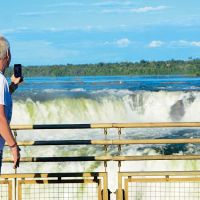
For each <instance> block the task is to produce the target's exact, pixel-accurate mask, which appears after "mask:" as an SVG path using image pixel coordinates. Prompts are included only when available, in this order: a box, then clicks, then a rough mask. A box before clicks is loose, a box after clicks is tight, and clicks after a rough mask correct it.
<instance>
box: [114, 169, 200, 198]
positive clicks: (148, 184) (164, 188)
mask: <svg viewBox="0 0 200 200" xmlns="http://www.w3.org/2000/svg"><path fill="white" fill-rule="evenodd" d="M123 199H125V200H134V199H140V200H147V199H153V200H161V199H170V200H179V199H181V200H182V199H187V200H192V199H200V172H199V171H198V172H189V171H184V172H181V171H179V172H137V173H134V172H126V173H125V172H123V173H119V174H118V193H117V200H123Z"/></svg>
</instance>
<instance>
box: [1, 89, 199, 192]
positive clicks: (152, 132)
mask: <svg viewBox="0 0 200 200" xmlns="http://www.w3.org/2000/svg"><path fill="white" fill-rule="evenodd" d="M199 105H200V92H194V91H191V92H181V91H180V92H167V91H159V92H148V91H138V92H131V91H128V90H121V91H120V90H116V91H115V90H107V91H106V90H105V91H101V92H99V93H98V92H96V93H91V94H90V95H88V96H85V97H84V96H83V97H63V98H54V99H51V100H45V101H33V100H31V99H26V100H23V101H22V100H18V101H15V102H14V107H13V119H12V124H70V123H116V122H121V123H126V122H171V121H182V122H184V121H187V122H198V121H200V106H199ZM199 133H200V131H199V130H198V129H191V128H190V129H177V128H176V129H165V128H160V129H127V130H122V138H126V139H136V138H165V137H167V138H178V137H179V138H182V137H189V138H192V137H197V135H198V134H199ZM108 138H115V139H117V138H118V135H117V130H109V134H108ZM18 139H19V140H49V139H50V140H59V139H73V140H75V139H88V140H90V139H104V134H103V130H94V129H93V130H88V129H86V130H85V129H83V130H33V131H19V133H18ZM183 152H184V153H198V152H199V147H198V145H177V146H176V145H175V146H174V145H163V146H161V145H160V146H153V145H148V146H147V147H144V146H143V145H137V146H133V145H132V146H131V145H129V146H123V147H122V152H121V154H122V155H158V154H162V153H167V154H170V153H177V154H182V153H183ZM109 153H110V154H111V155H116V154H117V153H118V152H117V147H110V148H109ZM8 155H9V152H8V151H6V152H5V156H4V157H7V156H8ZM81 155H85V156H94V155H104V151H103V147H101V146H95V147H88V146H68V147H66V146H60V147H56V146H50V147H31V148H30V147H26V148H23V149H22V156H25V157H26V156H81ZM117 165H118V163H116V162H110V163H108V169H107V170H108V172H109V180H114V181H112V182H109V185H110V188H111V189H113V191H114V189H115V188H116V183H117V180H116V178H117V177H116V173H117V171H118V166H117ZM199 167H200V162H199V161H156V162H155V161H154V162H152V161H139V162H123V163H122V168H121V171H148V170H155V171H156V170H195V169H199ZM103 170H104V168H103V164H102V163H98V162H88V163H86V164H85V163H82V162H79V163H59V164H58V163H51V164H50V165H49V164H39V163H37V164H22V165H21V168H20V169H19V172H69V171H71V172H74V171H103ZM2 171H3V173H8V172H10V171H12V170H11V167H9V165H7V164H5V165H4V167H3V169H2Z"/></svg>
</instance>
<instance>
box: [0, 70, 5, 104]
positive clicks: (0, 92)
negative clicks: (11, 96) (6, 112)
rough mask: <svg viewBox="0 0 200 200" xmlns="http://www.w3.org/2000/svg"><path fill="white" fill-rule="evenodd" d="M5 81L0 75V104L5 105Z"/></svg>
mask: <svg viewBox="0 0 200 200" xmlns="http://www.w3.org/2000/svg"><path fill="white" fill-rule="evenodd" d="M4 97H5V81H4V77H2V75H1V74H0V104H1V105H5V98H4Z"/></svg>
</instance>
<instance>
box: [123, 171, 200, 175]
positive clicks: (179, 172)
mask: <svg viewBox="0 0 200 200" xmlns="http://www.w3.org/2000/svg"><path fill="white" fill-rule="evenodd" d="M189 175H190V176H200V171H143V172H141V171H133V172H120V176H189Z"/></svg>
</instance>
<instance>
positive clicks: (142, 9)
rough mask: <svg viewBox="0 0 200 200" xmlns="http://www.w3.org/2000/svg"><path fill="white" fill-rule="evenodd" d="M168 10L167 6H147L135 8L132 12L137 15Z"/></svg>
mask: <svg viewBox="0 0 200 200" xmlns="http://www.w3.org/2000/svg"><path fill="white" fill-rule="evenodd" d="M167 8H168V7H167V6H157V7H152V6H145V7H141V8H134V9H132V10H131V11H132V12H136V13H145V12H150V11H159V10H165V9H167Z"/></svg>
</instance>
